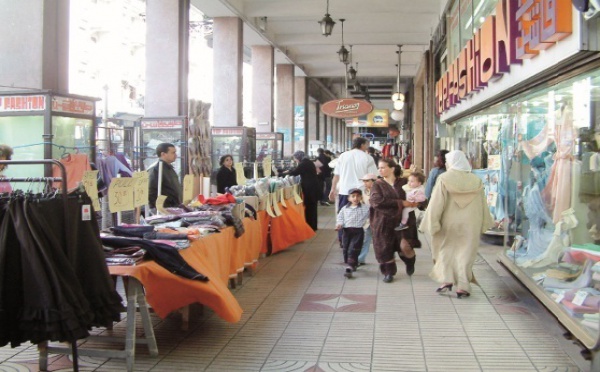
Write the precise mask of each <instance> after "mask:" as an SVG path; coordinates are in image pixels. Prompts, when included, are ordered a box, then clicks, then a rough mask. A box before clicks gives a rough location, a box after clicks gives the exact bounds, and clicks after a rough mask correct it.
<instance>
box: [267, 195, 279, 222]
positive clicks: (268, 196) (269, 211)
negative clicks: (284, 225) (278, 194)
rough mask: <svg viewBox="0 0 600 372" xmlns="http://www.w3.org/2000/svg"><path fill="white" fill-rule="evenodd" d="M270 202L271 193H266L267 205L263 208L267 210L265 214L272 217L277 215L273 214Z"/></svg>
mask: <svg viewBox="0 0 600 372" xmlns="http://www.w3.org/2000/svg"><path fill="white" fill-rule="evenodd" d="M271 204H272V199H271V194H267V206H266V207H265V210H266V211H267V214H268V215H269V216H271V217H273V218H275V217H277V216H276V215H275V213H273V208H272V207H271Z"/></svg>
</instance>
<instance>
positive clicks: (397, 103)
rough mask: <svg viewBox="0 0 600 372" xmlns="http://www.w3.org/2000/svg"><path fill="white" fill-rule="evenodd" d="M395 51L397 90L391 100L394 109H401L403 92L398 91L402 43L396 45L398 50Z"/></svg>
mask: <svg viewBox="0 0 600 372" xmlns="http://www.w3.org/2000/svg"><path fill="white" fill-rule="evenodd" d="M396 53H398V64H397V65H396V66H398V76H397V80H396V89H397V90H396V93H394V94H393V95H392V101H394V109H396V110H402V108H403V107H404V94H402V93H400V66H401V65H402V63H401V62H402V60H401V56H402V45H398V51H397V52H396ZM400 102H401V103H400ZM396 106H397V107H396Z"/></svg>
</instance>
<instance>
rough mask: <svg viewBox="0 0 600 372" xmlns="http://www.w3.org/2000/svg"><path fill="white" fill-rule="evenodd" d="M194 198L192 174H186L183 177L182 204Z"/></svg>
mask: <svg viewBox="0 0 600 372" xmlns="http://www.w3.org/2000/svg"><path fill="white" fill-rule="evenodd" d="M193 198H194V176H193V175H191V174H186V175H185V176H184V177H183V204H187V203H189V202H190V201H191V200H192V199H193Z"/></svg>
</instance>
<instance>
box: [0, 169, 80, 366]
mask: <svg viewBox="0 0 600 372" xmlns="http://www.w3.org/2000/svg"><path fill="white" fill-rule="evenodd" d="M0 164H6V165H39V164H42V165H56V166H58V167H59V168H60V174H61V177H12V178H11V177H8V178H2V180H3V181H7V182H27V183H33V182H60V183H61V188H62V201H63V209H64V215H65V216H68V214H69V207H68V195H67V170H66V168H65V166H64V165H63V164H62V163H61V162H60V161H58V160H55V159H41V160H0ZM69 232H70V231H69V224H68V223H66V224H65V239H66V240H67V242H68V239H69V236H70V234H69ZM71 352H72V353H73V371H76V372H78V371H79V362H78V353H77V340H73V341H72V343H71Z"/></svg>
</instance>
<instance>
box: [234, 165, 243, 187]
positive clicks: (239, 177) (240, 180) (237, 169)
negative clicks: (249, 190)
mask: <svg viewBox="0 0 600 372" xmlns="http://www.w3.org/2000/svg"><path fill="white" fill-rule="evenodd" d="M233 167H234V168H235V176H236V179H237V184H238V185H245V184H246V176H245V175H244V165H243V164H242V163H234V164H233Z"/></svg>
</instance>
